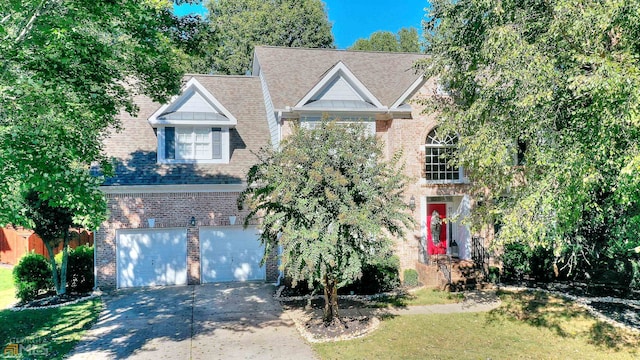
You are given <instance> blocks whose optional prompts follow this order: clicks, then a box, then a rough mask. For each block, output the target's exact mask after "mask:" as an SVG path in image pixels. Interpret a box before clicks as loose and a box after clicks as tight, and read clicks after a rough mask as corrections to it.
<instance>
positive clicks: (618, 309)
mask: <svg viewBox="0 0 640 360" xmlns="http://www.w3.org/2000/svg"><path fill="white" fill-rule="evenodd" d="M589 305H590V306H591V307H593V308H594V309H596V310H597V311H598V312H600V313H601V314H602V315H604V316H606V317H608V318H610V319H612V320H615V321H617V322H619V323H622V324H624V325H626V326H629V327H632V328H636V329H640V306H637V305H633V304H624V303H611V302H599V301H593V302H591V303H590V304H589Z"/></svg>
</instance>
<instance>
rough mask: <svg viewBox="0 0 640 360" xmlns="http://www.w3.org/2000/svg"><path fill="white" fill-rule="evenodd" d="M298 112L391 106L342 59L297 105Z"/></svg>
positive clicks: (377, 109)
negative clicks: (382, 100)
mask: <svg viewBox="0 0 640 360" xmlns="http://www.w3.org/2000/svg"><path fill="white" fill-rule="evenodd" d="M293 110H294V111H296V112H301V113H302V112H329V113H376V112H381V111H382V112H385V111H387V107H385V106H383V105H382V103H381V102H380V101H379V100H378V99H377V98H376V97H375V96H374V95H373V94H372V93H371V92H370V91H369V89H367V87H366V86H364V84H363V83H362V82H360V80H358V78H357V77H356V76H355V75H354V74H353V73H352V72H351V70H349V68H348V67H347V66H346V65H345V64H344V63H343V62H342V61H340V62H338V63H337V64H336V65H335V66H333V67H332V68H331V69H330V70H329V71H328V72H327V73H326V74H325V75H324V76H323V77H322V79H321V80H320V81H319V82H318V83H317V84H316V85H315V86H314V87H313V88H312V89H311V90H310V91H309V92H308V93H307V94H306V95H305V96H304V97H303V98H302V99H301V100H300V101H299V102H298V104H296V106H295V107H294V108H293Z"/></svg>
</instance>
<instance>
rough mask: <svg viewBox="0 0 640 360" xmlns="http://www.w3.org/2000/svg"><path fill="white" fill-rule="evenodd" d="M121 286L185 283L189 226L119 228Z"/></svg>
mask: <svg viewBox="0 0 640 360" xmlns="http://www.w3.org/2000/svg"><path fill="white" fill-rule="evenodd" d="M116 238H117V243H116V244H117V245H116V246H117V253H118V259H117V262H118V267H117V268H118V287H121V288H122V287H137V286H156V285H185V284H186V283H187V230H186V229H142V230H118V231H117V233H116Z"/></svg>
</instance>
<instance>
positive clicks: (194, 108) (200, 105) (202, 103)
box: [167, 91, 220, 114]
mask: <svg viewBox="0 0 640 360" xmlns="http://www.w3.org/2000/svg"><path fill="white" fill-rule="evenodd" d="M167 110H168V111H167V112H173V111H184V112H213V113H218V114H219V113H220V110H218V109H216V108H215V107H214V106H213V105H212V104H211V103H209V102H208V101H207V100H206V99H205V98H204V96H202V94H200V92H199V91H190V93H187V94H185V96H184V97H183V98H182V99H180V101H179V102H178V103H174V104H172V106H171V107H170V108H169V109H167Z"/></svg>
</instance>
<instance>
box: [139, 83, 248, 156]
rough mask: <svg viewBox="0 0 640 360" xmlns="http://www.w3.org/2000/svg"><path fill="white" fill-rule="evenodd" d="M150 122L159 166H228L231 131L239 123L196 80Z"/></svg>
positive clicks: (159, 110)
mask: <svg viewBox="0 0 640 360" xmlns="http://www.w3.org/2000/svg"><path fill="white" fill-rule="evenodd" d="M149 123H150V124H151V126H153V127H154V128H156V132H157V136H158V162H159V163H165V164H166V163H169V164H170V163H181V164H185V163H193V164H198V163H204V164H228V163H229V158H230V153H231V149H230V147H231V142H230V140H229V131H230V129H232V128H234V127H235V126H236V125H237V124H238V120H237V119H236V118H235V117H234V116H233V114H231V113H230V112H229V111H228V110H227V109H226V108H225V107H224V106H223V105H222V104H221V103H220V102H219V101H218V100H217V99H216V98H215V97H214V96H213V94H211V92H210V91H209V90H208V89H206V88H205V87H204V86H203V85H202V84H201V83H200V82H199V81H198V80H196V79H195V78H191V79H190V80H189V81H188V82H187V84H186V85H185V88H184V89H183V91H182V93H181V94H180V95H179V96H176V97H175V98H174V99H172V100H171V101H170V102H169V103H167V104H165V105H163V106H161V107H160V108H159V109H158V110H157V111H156V112H155V113H154V114H153V115H151V117H150V118H149Z"/></svg>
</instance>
